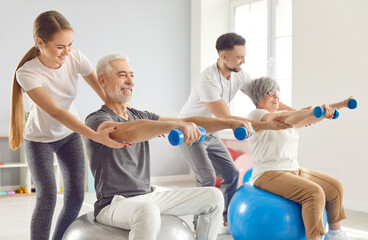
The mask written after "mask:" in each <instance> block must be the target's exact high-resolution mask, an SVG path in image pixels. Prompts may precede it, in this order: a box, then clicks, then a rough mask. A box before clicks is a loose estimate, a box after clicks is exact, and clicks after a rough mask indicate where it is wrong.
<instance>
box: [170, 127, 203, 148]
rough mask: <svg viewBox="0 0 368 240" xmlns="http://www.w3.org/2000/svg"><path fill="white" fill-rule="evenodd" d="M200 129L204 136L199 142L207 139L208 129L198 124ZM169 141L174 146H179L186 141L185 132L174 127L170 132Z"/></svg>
mask: <svg viewBox="0 0 368 240" xmlns="http://www.w3.org/2000/svg"><path fill="white" fill-rule="evenodd" d="M198 129H199V130H200V131H201V133H202V136H201V138H200V139H199V140H198V141H197V142H203V141H204V139H206V130H205V129H204V128H203V127H201V126H198ZM169 142H170V144H171V145H173V146H178V145H180V144H182V143H183V142H184V133H183V132H182V131H180V130H179V129H173V130H171V131H170V133H169Z"/></svg>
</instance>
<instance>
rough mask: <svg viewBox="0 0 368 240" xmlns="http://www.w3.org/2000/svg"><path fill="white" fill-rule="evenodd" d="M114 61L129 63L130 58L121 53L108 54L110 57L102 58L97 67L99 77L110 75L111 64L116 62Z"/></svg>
mask: <svg viewBox="0 0 368 240" xmlns="http://www.w3.org/2000/svg"><path fill="white" fill-rule="evenodd" d="M114 60H127V61H128V62H129V59H128V57H127V56H126V55H124V54H121V53H113V54H108V55H106V56H104V57H102V58H101V59H100V60H99V61H98V63H97V67H96V73H97V76H99V75H101V74H106V75H109V73H110V71H111V66H110V62H111V61H114Z"/></svg>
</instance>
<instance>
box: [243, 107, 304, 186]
mask: <svg viewBox="0 0 368 240" xmlns="http://www.w3.org/2000/svg"><path fill="white" fill-rule="evenodd" d="M267 113H269V112H268V111H267V110H264V109H256V110H253V111H252V112H251V113H249V116H248V119H251V120H256V121H261V119H262V117H263V116H264V115H265V114H267ZM298 141H299V134H298V131H297V130H296V128H288V129H285V130H263V131H258V132H254V133H253V136H252V137H250V138H249V139H248V143H249V147H250V150H251V153H252V160H253V163H254V167H253V173H252V180H253V182H255V181H256V179H257V178H258V177H259V176H261V175H262V174H263V173H264V172H267V171H277V170H284V171H296V170H298V169H299V162H298V159H297V155H298Z"/></svg>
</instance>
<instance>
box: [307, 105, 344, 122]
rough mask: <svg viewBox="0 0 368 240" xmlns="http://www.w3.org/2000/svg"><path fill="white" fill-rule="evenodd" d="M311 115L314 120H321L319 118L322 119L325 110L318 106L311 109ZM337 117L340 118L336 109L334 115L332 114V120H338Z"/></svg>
mask: <svg viewBox="0 0 368 240" xmlns="http://www.w3.org/2000/svg"><path fill="white" fill-rule="evenodd" d="M313 115H314V116H315V117H316V118H321V117H323V116H324V115H325V110H324V109H323V107H320V106H318V107H315V108H314V109H313ZM339 116H340V112H339V110H337V109H336V108H335V111H334V114H333V117H332V119H336V118H338V117H339Z"/></svg>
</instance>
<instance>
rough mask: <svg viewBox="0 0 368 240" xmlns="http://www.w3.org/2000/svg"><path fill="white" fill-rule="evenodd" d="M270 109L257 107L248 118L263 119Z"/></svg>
mask: <svg viewBox="0 0 368 240" xmlns="http://www.w3.org/2000/svg"><path fill="white" fill-rule="evenodd" d="M267 113H268V111H267V110H264V109H255V110H253V111H251V112H250V113H249V115H248V119H250V120H255V121H261V119H262V118H263V116H264V115H265V114H267Z"/></svg>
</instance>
